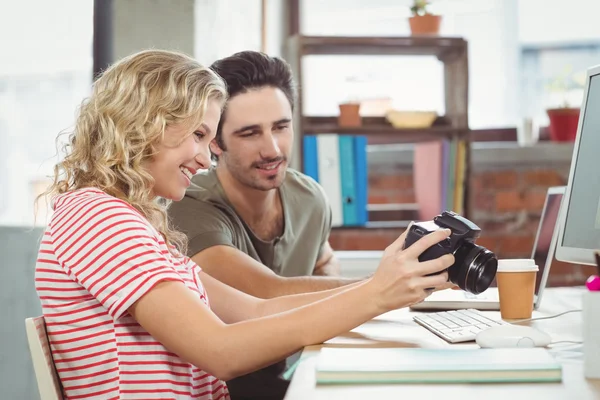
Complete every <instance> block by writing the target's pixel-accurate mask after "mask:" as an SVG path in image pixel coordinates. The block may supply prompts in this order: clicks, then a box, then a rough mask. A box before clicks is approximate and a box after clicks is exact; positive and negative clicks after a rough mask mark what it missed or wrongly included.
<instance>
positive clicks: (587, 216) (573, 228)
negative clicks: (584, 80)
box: [557, 68, 600, 263]
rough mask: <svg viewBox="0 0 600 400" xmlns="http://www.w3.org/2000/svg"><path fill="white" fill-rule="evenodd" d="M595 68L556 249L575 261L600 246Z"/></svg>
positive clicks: (599, 101)
mask: <svg viewBox="0 0 600 400" xmlns="http://www.w3.org/2000/svg"><path fill="white" fill-rule="evenodd" d="M593 71H594V72H595V74H594V73H593V72H592V70H590V72H589V74H590V77H589V86H588V87H587V91H586V94H587V96H586V98H585V99H584V100H585V107H584V108H583V109H582V111H581V116H580V129H581V131H580V132H578V137H577V142H576V147H575V148H574V150H573V160H572V162H571V173H570V176H569V185H568V188H567V191H568V194H567V197H566V198H565V201H566V204H565V206H566V210H565V216H564V225H563V226H562V227H561V228H562V231H561V237H560V238H559V242H558V245H559V248H558V251H557V258H559V259H561V260H562V261H569V262H575V263H590V262H591V261H592V254H593V252H592V250H599V249H600V172H599V171H600V112H599V110H600V74H599V73H600V69H598V68H594V69H593ZM565 248H566V251H565Z"/></svg>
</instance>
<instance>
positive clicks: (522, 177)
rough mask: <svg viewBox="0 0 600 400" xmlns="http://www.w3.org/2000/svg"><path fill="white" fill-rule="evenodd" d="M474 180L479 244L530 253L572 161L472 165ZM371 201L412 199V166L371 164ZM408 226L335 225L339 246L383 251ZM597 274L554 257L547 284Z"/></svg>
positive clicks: (512, 254)
mask: <svg viewBox="0 0 600 400" xmlns="http://www.w3.org/2000/svg"><path fill="white" fill-rule="evenodd" d="M473 170H474V171H473V172H472V176H471V182H470V196H471V197H470V200H471V219H472V220H473V222H475V223H476V224H477V225H479V226H480V227H481V228H482V236H481V238H480V239H479V240H478V242H477V243H478V244H480V245H482V246H484V247H486V248H488V249H490V250H492V251H493V252H495V253H496V254H497V256H498V257H499V258H523V257H525V258H529V257H530V255H531V249H532V247H533V242H534V240H535V234H536V230H537V227H538V223H539V219H540V214H541V211H542V208H543V205H544V199H545V196H546V190H547V188H548V187H550V186H558V185H565V184H566V181H567V178H568V172H569V165H568V163H553V164H547V165H540V164H538V165H520V166H511V167H510V168H509V167H508V166H504V167H489V166H488V167H477V166H474V167H473ZM369 171H370V172H369V203H370V204H389V203H410V202H414V192H413V184H412V170H411V168H405V167H401V168H395V169H393V170H390V169H387V170H386V169H382V168H376V167H375V168H371V166H369ZM403 231H404V228H381V229H346V228H339V229H334V230H333V232H332V234H331V244H332V246H333V248H334V249H336V250H382V249H384V248H385V247H386V246H387V245H388V244H389V243H391V242H392V241H393V240H394V239H396V238H397V237H398V236H399V235H400V234H401V233H402V232H403ZM593 273H595V269H594V268H592V267H583V266H573V265H570V264H566V263H562V262H559V261H556V260H555V261H554V263H553V265H552V269H551V274H550V277H549V282H548V284H549V286H563V285H581V284H583V283H584V282H585V279H586V278H587V277H588V276H589V275H591V274H593Z"/></svg>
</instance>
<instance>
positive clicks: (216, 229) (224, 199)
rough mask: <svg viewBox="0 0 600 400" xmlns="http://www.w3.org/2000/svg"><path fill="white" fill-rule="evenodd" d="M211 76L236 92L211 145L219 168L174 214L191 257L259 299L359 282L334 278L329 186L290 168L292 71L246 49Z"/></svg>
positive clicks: (202, 177)
mask: <svg viewBox="0 0 600 400" xmlns="http://www.w3.org/2000/svg"><path fill="white" fill-rule="evenodd" d="M211 68H212V69H213V70H215V71H216V72H217V73H218V74H220V75H221V76H222V77H223V79H224V80H225V81H226V82H227V85H228V90H229V94H230V98H229V101H228V102H227V105H226V107H225V110H224V113H223V115H222V117H221V121H220V123H219V127H218V131H217V133H216V137H215V140H214V142H213V143H212V144H211V151H212V152H213V154H214V157H215V159H216V163H217V166H216V168H213V169H211V170H210V171H208V172H206V173H201V174H199V175H196V176H195V177H194V179H193V185H192V186H191V187H190V189H189V190H188V192H187V194H186V197H185V198H184V200H183V201H181V202H178V203H175V204H173V205H172V206H171V209H170V211H169V212H170V215H171V218H172V219H173V221H174V223H175V225H176V226H177V228H178V229H180V230H181V231H183V232H184V233H186V235H187V236H188V239H189V251H188V254H189V255H190V257H192V259H193V260H194V261H195V262H197V263H198V264H199V265H200V266H201V267H202V268H203V269H204V271H206V272H207V273H209V274H211V275H212V276H214V277H215V278H217V279H219V280H221V281H222V282H225V283H227V284H228V285H230V286H233V287H235V288H237V289H239V290H242V291H244V292H246V293H249V294H251V295H254V296H257V297H261V298H270V297H276V296H281V295H286V294H293V293H303V292H311V291H319V290H325V289H331V288H336V287H339V286H342V285H345V284H348V283H351V282H353V281H354V280H350V279H343V278H339V277H336V275H337V274H338V273H339V264H338V261H337V260H336V258H335V256H334V253H333V250H332V249H331V247H330V245H329V242H328V238H329V233H330V229H331V213H330V208H329V205H328V202H327V199H326V197H325V195H324V192H323V190H322V188H321V187H320V186H319V185H318V184H317V183H316V182H315V181H314V180H312V179H311V178H309V177H307V176H305V175H303V174H301V173H299V172H297V171H294V170H291V169H288V164H289V161H290V155H291V152H292V144H293V140H294V132H293V127H292V109H293V106H294V96H295V93H294V88H293V80H292V75H291V71H290V68H289V66H288V64H287V63H285V61H283V60H281V59H279V58H274V57H269V56H267V55H264V54H262V53H259V52H252V51H246V52H242V53H237V54H234V55H233V56H231V57H227V58H224V59H221V60H219V61H216V62H215V63H214V64H213V65H212V66H211ZM315 275H318V276H315Z"/></svg>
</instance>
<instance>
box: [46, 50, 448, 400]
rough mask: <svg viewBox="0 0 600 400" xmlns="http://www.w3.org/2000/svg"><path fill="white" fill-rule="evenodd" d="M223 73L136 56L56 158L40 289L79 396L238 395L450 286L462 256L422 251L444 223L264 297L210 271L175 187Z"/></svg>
mask: <svg viewBox="0 0 600 400" xmlns="http://www.w3.org/2000/svg"><path fill="white" fill-rule="evenodd" d="M225 99H226V89H225V86H224V84H223V81H222V80H221V79H220V78H219V77H218V76H217V75H215V74H214V73H213V72H211V71H210V70H209V69H207V68H204V67H202V66H201V65H199V64H198V63H197V62H196V61H194V60H193V59H191V58H189V57H187V56H185V55H182V54H178V53H173V52H167V51H154V50H153V51H144V52H140V53H137V54H134V55H132V56H130V57H127V58H125V59H123V60H121V61H119V62H117V63H116V64H114V65H113V66H112V67H111V68H109V69H107V70H106V71H105V72H104V74H103V75H102V76H101V77H100V78H99V79H98V80H97V82H96V83H95V85H94V89H93V92H92V94H91V96H90V97H89V99H87V101H85V102H84V103H83V105H82V107H81V110H80V113H79V116H78V119H77V122H76V125H75V129H74V132H73V133H72V135H71V136H70V140H69V149H68V152H67V154H66V156H65V158H64V160H63V161H62V162H60V163H59V164H58V165H57V166H56V168H55V177H54V184H53V185H52V186H51V188H50V189H49V194H51V195H52V198H53V200H52V207H53V215H52V218H51V220H50V222H49V224H48V227H47V230H46V232H45V235H44V237H43V241H42V243H41V246H40V250H39V257H38V260H37V266H36V274H35V277H36V278H35V279H36V288H37V292H38V295H39V297H40V300H41V302H42V307H43V314H44V317H45V319H46V324H47V328H48V334H49V339H50V344H51V348H52V355H53V358H54V362H55V364H56V369H57V371H58V374H59V377H60V381H61V383H62V385H63V391H64V394H65V396H66V397H67V398H73V399H84V398H85V399H117V398H121V399H125V398H202V399H221V398H228V397H229V395H228V391H227V387H226V384H225V383H224V381H226V380H228V379H230V378H232V377H235V376H239V375H241V374H245V373H248V372H251V371H253V370H256V369H259V368H261V367H264V366H266V365H269V364H271V363H273V362H276V361H278V360H280V359H282V358H284V357H285V356H287V355H289V354H291V353H293V352H295V351H297V350H299V349H301V348H302V347H303V346H306V345H308V344H312V343H320V342H323V341H325V340H327V339H329V338H331V337H333V336H336V335H338V334H341V333H343V332H346V331H348V330H350V329H352V328H354V327H356V326H358V325H360V324H361V323H364V322H365V321H368V320H369V319H371V318H373V317H375V316H377V315H379V314H382V313H384V312H387V311H389V310H392V309H396V308H400V307H405V306H408V305H410V304H412V303H415V302H419V301H421V300H423V299H424V298H425V297H426V296H427V293H428V291H427V290H426V289H427V288H431V287H438V288H439V287H445V286H446V285H447V283H446V280H447V275H446V274H445V273H441V274H435V275H431V276H427V275H429V274H434V273H437V272H439V271H442V270H444V269H445V268H447V267H448V266H450V265H451V264H452V263H453V258H452V256H444V257H442V258H440V259H437V260H433V261H428V262H424V263H420V262H419V261H418V259H417V257H418V256H419V254H420V253H421V252H422V251H424V250H425V249H426V248H428V247H429V246H431V245H433V244H435V243H436V242H438V241H440V240H443V239H445V238H446V237H447V236H448V234H449V232H447V231H437V232H435V233H432V234H431V235H429V236H426V237H424V238H422V239H421V240H420V241H419V242H417V243H415V244H414V245H413V246H411V247H410V248H408V249H406V250H402V244H403V240H404V237H403V236H401V237H400V238H399V239H398V240H397V241H396V242H395V243H393V244H391V245H390V246H389V247H388V248H387V249H386V251H385V255H384V257H383V259H382V261H381V264H380V265H379V268H378V270H377V272H376V273H375V274H374V276H373V277H372V278H371V279H368V280H366V281H364V282H361V283H359V284H355V285H350V286H347V287H344V288H340V289H335V290H330V291H323V292H318V293H308V294H302V295H294V296H284V297H279V298H275V299H270V300H263V299H258V298H255V297H252V296H250V295H247V294H244V293H242V292H239V291H237V290H235V289H233V288H231V287H228V286H226V285H225V284H223V283H221V282H219V281H216V280H215V279H214V278H211V277H210V276H209V275H206V274H205V273H203V272H202V270H201V267H199V266H198V265H196V264H194V263H193V262H192V261H191V260H190V259H189V258H186V257H183V256H181V254H185V240H184V236H183V235H182V234H180V233H178V232H176V231H174V230H173V229H172V228H170V227H169V222H168V220H167V217H166V207H167V203H168V201H171V200H173V201H177V200H180V199H181V198H182V197H183V196H184V193H185V190H186V188H187V187H188V186H189V185H190V178H191V176H192V175H194V174H195V173H196V171H197V170H199V169H206V168H208V166H209V163H210V152H209V143H210V142H211V140H212V139H213V137H214V134H215V131H216V129H217V125H218V122H219V118H220V115H221V108H222V106H223V104H224V101H225Z"/></svg>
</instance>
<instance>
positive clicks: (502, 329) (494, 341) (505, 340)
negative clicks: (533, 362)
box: [475, 325, 552, 348]
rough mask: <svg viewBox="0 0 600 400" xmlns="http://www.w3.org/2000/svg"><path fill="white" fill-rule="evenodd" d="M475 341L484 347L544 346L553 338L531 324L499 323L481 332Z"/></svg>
mask: <svg viewBox="0 0 600 400" xmlns="http://www.w3.org/2000/svg"><path fill="white" fill-rule="evenodd" d="M475 342H476V343H477V344H478V345H479V346H480V347H482V348H502V347H544V346H547V345H549V344H550V343H551V342H552V338H551V337H550V336H549V335H548V334H547V333H545V332H542V331H540V330H537V329H535V328H532V327H529V326H519V325H499V326H493V327H491V328H488V329H485V330H483V331H481V332H479V333H478V334H477V336H475Z"/></svg>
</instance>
